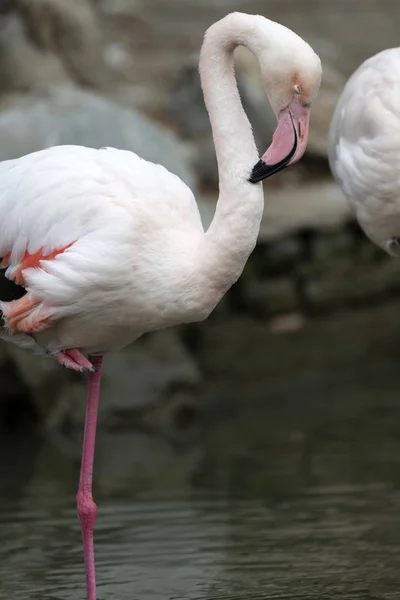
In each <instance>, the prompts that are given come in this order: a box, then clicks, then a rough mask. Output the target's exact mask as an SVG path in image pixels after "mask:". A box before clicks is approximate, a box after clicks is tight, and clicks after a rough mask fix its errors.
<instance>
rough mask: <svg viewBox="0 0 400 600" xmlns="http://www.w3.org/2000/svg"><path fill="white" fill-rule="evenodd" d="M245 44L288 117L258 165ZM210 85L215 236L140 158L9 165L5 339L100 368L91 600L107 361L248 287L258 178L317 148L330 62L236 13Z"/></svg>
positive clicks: (106, 155) (85, 501)
mask: <svg viewBox="0 0 400 600" xmlns="http://www.w3.org/2000/svg"><path fill="white" fill-rule="evenodd" d="M240 44H243V45H245V46H247V47H248V48H249V49H250V50H251V51H252V52H253V53H254V54H255V55H256V56H257V57H258V59H259V63H260V67H261V76H262V78H263V81H264V84H265V88H266V92H267V95H268V97H269V99H270V102H271V104H272V107H273V109H274V111H275V114H276V115H277V118H278V125H277V129H276V131H275V134H274V137H273V141H272V144H271V146H270V148H269V149H268V150H267V152H266V153H265V154H264V155H263V156H262V158H261V159H260V160H258V153H257V149H256V146H255V143H254V139H253V135H252V131H251V127H250V124H249V122H248V119H247V117H246V115H245V113H244V111H243V108H242V105H241V102H240V97H239V93H238V90H237V86H236V81H235V75H234V69H233V51H234V49H235V47H236V46H238V45H240ZM200 76H201V81H202V86H203V91H204V98H205V102H206V105H207V109H208V112H209V116H210V121H211V125H212V132H213V138H214V142H215V149H216V153H217V158H218V169H219V177H220V194H219V200H218V204H217V208H216V213H215V217H214V220H213V222H212V224H211V225H210V227H209V229H208V231H207V232H204V230H203V227H202V224H201V220H200V216H199V211H198V208H197V204H196V202H195V199H194V197H193V194H192V192H191V191H190V189H188V187H187V186H186V185H185V184H184V183H183V182H182V181H181V180H180V179H179V178H178V177H176V176H175V175H172V174H171V173H169V172H168V171H166V169H165V168H164V167H162V166H160V165H155V164H152V163H149V162H146V161H144V160H142V159H141V158H139V157H138V156H137V155H135V154H133V153H131V152H126V151H120V150H115V149H113V148H103V149H101V150H94V149H90V148H84V147H78V146H59V147H54V148H50V149H47V150H42V151H40V152H35V153H33V154H29V155H27V156H24V157H22V158H20V159H18V160H11V161H6V162H4V163H2V164H0V256H2V257H3V260H2V263H1V265H0V266H1V268H3V269H4V271H3V274H4V276H5V277H3V283H2V284H1V288H0V298H1V300H2V302H1V303H0V308H1V310H2V313H3V320H4V322H3V328H2V337H4V338H6V339H8V340H10V341H13V342H15V343H17V344H21V345H24V346H29V347H30V348H31V349H34V350H36V351H38V352H41V353H42V354H46V355H48V356H51V357H52V358H54V359H55V360H56V361H57V362H59V363H60V364H61V365H63V366H65V367H68V368H70V369H75V370H78V371H85V370H87V371H88V372H89V383H88V394H87V409H86V421H85V434H84V441H83V452H82V465H81V474H80V481H79V489H78V494H77V505H78V514H79V518H80V522H81V528H82V536H83V545H84V557H85V569H86V585H87V599H88V600H94V599H95V597H96V588H95V567H94V552H93V528H94V521H95V516H96V505H95V504H94V502H93V498H92V470H93V460H94V445H95V433H96V420H97V407H98V398H99V388H100V377H101V365H102V356H103V354H104V353H106V352H110V351H112V350H114V349H116V348H121V347H123V346H125V345H126V344H129V343H131V342H133V341H134V340H136V339H137V338H138V337H139V336H141V335H142V334H143V333H145V332H148V331H153V330H156V329H161V328H165V327H170V326H172V325H176V324H178V323H188V322H192V321H201V320H203V319H205V318H207V317H208V315H209V314H210V312H211V311H212V310H213V308H214V307H215V306H216V304H217V303H218V302H219V300H220V299H221V298H222V296H223V295H224V294H225V292H226V291H227V290H228V289H229V288H230V287H231V285H232V284H233V283H234V282H235V281H236V280H237V279H238V277H239V276H240V274H241V272H242V270H243V267H244V265H245V263H246V260H247V258H248V256H249V254H250V253H251V252H252V250H253V248H254V246H255V244H256V240H257V235H258V232H259V227H260V221H261V216H262V212H263V190H262V185H261V183H258V182H260V181H261V180H262V179H264V178H266V177H269V176H270V175H272V174H273V173H276V172H278V171H280V170H281V169H283V168H284V167H286V166H288V165H289V164H291V163H293V162H294V161H296V160H298V159H300V158H301V156H302V155H303V153H304V151H305V149H306V145H307V139H308V127H309V116H310V106H311V104H312V102H313V101H314V100H315V98H316V96H317V93H318V88H319V85H320V79H321V64H320V60H319V58H318V56H317V55H316V54H315V53H314V51H313V50H312V49H311V47H310V46H309V45H308V44H307V43H306V42H305V41H303V40H302V39H301V38H300V37H298V36H297V35H296V34H295V33H293V32H292V31H290V30H289V29H287V28H286V27H283V26H282V25H278V24H277V23H274V22H272V21H269V20H267V19H265V18H264V17H261V16H254V15H247V14H241V13H232V14H230V15H228V16H227V17H225V18H224V19H222V20H221V21H219V22H217V23H215V24H214V25H212V27H210V28H209V29H208V31H207V33H206V35H205V39H204V43H203V46H202V50H201V55H200ZM254 165H255V166H254ZM85 354H87V355H88V358H86V357H85Z"/></svg>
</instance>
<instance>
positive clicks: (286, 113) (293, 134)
mask: <svg viewBox="0 0 400 600" xmlns="http://www.w3.org/2000/svg"><path fill="white" fill-rule="evenodd" d="M309 124H310V108H309V107H307V106H303V105H302V104H301V102H300V101H299V100H293V102H291V103H290V104H289V106H287V107H286V108H284V109H283V110H281V112H280V113H279V117H278V126H277V128H276V130H275V133H274V135H273V138H272V144H271V145H270V147H269V148H268V150H267V151H266V153H265V154H263V156H262V157H261V159H260V160H259V161H258V163H257V164H256V165H255V167H254V168H253V170H252V172H251V176H250V178H249V181H250V182H251V183H257V182H258V181H262V180H263V179H266V178H267V177H270V176H271V175H274V174H275V173H278V172H279V171H281V170H282V169H284V168H285V167H288V166H289V165H291V164H292V163H294V162H297V161H298V160H300V158H301V157H302V156H303V154H304V152H305V150H306V148H307V142H308V130H309Z"/></svg>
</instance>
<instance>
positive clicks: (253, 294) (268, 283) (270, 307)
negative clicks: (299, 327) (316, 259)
mask: <svg viewBox="0 0 400 600" xmlns="http://www.w3.org/2000/svg"><path fill="white" fill-rule="evenodd" d="M245 294H246V297H247V305H248V306H249V307H250V310H252V311H253V312H256V313H257V315H258V316H263V317H271V316H273V315H279V314H283V313H290V312H292V311H294V310H295V309H296V308H297V307H298V298H297V294H296V288H295V285H294V281H293V280H292V279H291V278H290V277H273V278H268V279H267V280H264V281H252V282H248V283H247V285H246V290H245Z"/></svg>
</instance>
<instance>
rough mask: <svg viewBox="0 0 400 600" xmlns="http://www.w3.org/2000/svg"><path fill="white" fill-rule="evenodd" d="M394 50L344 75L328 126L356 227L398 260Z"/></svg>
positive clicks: (333, 160)
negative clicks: (347, 76) (339, 94)
mask: <svg viewBox="0 0 400 600" xmlns="http://www.w3.org/2000/svg"><path fill="white" fill-rule="evenodd" d="M399 106H400V48H392V49H389V50H384V51H383V52H380V53H379V54H376V55H375V56H373V57H372V58H369V59H368V60H366V61H365V62H364V63H363V64H362V65H361V66H360V67H359V68H358V69H357V70H356V71H355V73H354V74H353V75H352V76H351V77H350V79H349V80H348V82H347V84H346V86H345V88H344V90H343V93H342V95H341V97H340V98H339V101H338V103H337V106H336V109H335V113H334V115H333V119H332V122H331V126H330V132H329V143H328V154H329V163H330V167H331V170H332V173H333V175H334V177H335V179H336V180H337V182H338V183H339V185H340V187H341V189H342V191H343V192H344V194H345V196H346V197H347V199H348V202H349V205H350V207H351V209H352V210H353V211H354V213H355V215H356V217H357V219H358V221H359V223H360V225H361V227H362V229H363V230H364V232H365V233H366V235H367V236H368V237H369V238H370V239H371V240H372V241H373V242H374V243H375V244H376V245H378V246H380V247H381V248H383V249H384V250H385V251H386V252H388V253H389V254H391V255H394V256H398V255H399V254H400V252H399V244H398V241H397V238H398V236H400V176H399V165H400V111H399Z"/></svg>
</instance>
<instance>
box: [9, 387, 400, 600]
mask: <svg viewBox="0 0 400 600" xmlns="http://www.w3.org/2000/svg"><path fill="white" fill-rule="evenodd" d="M344 384H345V385H347V382H346V381H344ZM360 385H361V384H360ZM331 387H333V386H331ZM370 387H371V386H370ZM351 395H352V399H353V402H350V401H349V397H346V396H345V395H343V394H342V390H341V389H339V390H338V393H337V396H336V398H335V399H332V397H331V396H329V395H327V400H326V401H325V403H324V400H323V399H321V403H322V405H321V407H320V408H319V409H317V405H316V402H315V398H314V399H312V398H311V397H310V398H307V397H304V398H303V399H302V403H301V404H299V399H298V398H296V397H291V398H290V399H288V400H287V401H286V403H285V402H282V401H279V403H277V402H274V401H273V400H272V399H271V400H270V402H268V403H266V404H265V406H264V408H263V409H260V408H258V409H257V411H255V410H254V407H251V405H248V404H246V403H243V404H242V408H241V410H240V411H239V412H237V411H236V412H235V411H233V412H232V413H231V414H226V415H225V416H224V417H223V418H222V417H221V418H220V420H219V421H215V422H214V424H213V425H208V426H206V427H205V430H204V432H203V433H202V434H201V435H200V436H199V437H197V438H196V439H193V440H192V441H186V443H185V444H183V445H182V444H181V443H177V442H176V441H174V440H171V439H170V440H168V439H164V438H162V437H160V436H155V435H147V434H146V433H143V432H128V433H121V432H120V433H115V434H108V433H101V435H100V436H99V443H98V454H97V462H96V474H95V480H96V489H95V496H96V500H97V503H98V506H99V512H98V518H97V529H96V539H95V543H96V561H97V574H98V598H99V600H102V599H103V600H106V599H107V600H113V599H118V600H121V599H123V598H129V599H140V600H167V599H168V600H241V599H243V600H245V599H246V600H267V599H271V600H272V599H279V600H282V599H286V598H287V599H290V600H300V599H304V600H306V599H307V600H310V599H325V598H327V599H334V598H343V599H346V600H351V599H367V598H368V599H371V598H375V599H378V598H382V599H395V598H400V552H399V540H400V486H399V483H400V476H399V473H400V470H399V459H400V447H399V441H400V435H399V433H400V431H399V425H398V424H399V423H400V414H399V413H400V408H399V404H398V402H397V401H396V400H397V399H396V396H397V394H396V392H395V386H392V388H390V389H386V390H383V391H382V390H381V392H379V393H378V392H376V393H375V395H373V394H372V395H371V394H369V395H368V393H366V391H365V390H364V391H363V393H360V394H359V396H357V394H356V392H355V391H354V390H352V392H351ZM329 407H330V408H329ZM79 446H80V443H79V440H76V441H71V440H68V439H66V440H64V439H59V440H52V441H51V442H49V441H48V442H46V443H44V442H43V441H41V440H35V439H33V440H29V439H24V440H18V439H14V440H5V439H3V441H2V445H1V447H0V455H1V456H2V461H1V469H0V478H1V481H2V490H1V495H0V581H1V585H0V599H1V600H11V599H13V600H20V599H21V600H22V599H23V600H27V599H31V600H55V599H63V600H79V599H83V598H84V573H83V564H82V550H81V544H80V532H79V526H78V521H77V518H76V513H75V500H74V495H75V487H76V481H77V477H78V470H79Z"/></svg>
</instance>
